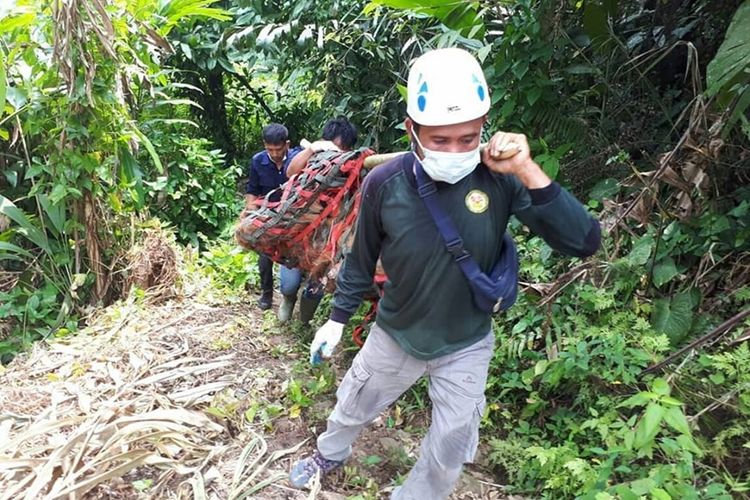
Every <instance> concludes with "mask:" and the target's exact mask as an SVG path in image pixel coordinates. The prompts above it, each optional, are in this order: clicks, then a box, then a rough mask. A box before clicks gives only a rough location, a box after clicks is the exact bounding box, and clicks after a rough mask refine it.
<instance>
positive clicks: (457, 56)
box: [406, 48, 490, 126]
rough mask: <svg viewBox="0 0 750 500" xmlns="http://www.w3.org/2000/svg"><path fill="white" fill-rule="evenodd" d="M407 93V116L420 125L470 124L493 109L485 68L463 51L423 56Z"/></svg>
mask: <svg viewBox="0 0 750 500" xmlns="http://www.w3.org/2000/svg"><path fill="white" fill-rule="evenodd" d="M406 90H407V97H406V113H407V114H408V115H409V117H411V119H412V120H414V121H415V122H416V123H418V124H420V125H428V126H430V125H453V124H456V123H463V122H468V121H470V120H474V119H476V118H479V117H480V116H484V115H485V114H487V112H488V111H489V109H490V95H489V92H488V91H487V81H486V80H485V79H484V72H483V71H482V67H481V66H479V63H478V62H477V60H476V59H475V58H474V56H472V55H471V54H469V53H468V52H466V51H465V50H463V49H457V48H450V49H437V50H431V51H430V52H427V53H425V54H422V55H421V56H419V57H418V58H417V60H416V61H414V64H413V65H412V67H411V70H410V71H409V81H408V83H407V87H406Z"/></svg>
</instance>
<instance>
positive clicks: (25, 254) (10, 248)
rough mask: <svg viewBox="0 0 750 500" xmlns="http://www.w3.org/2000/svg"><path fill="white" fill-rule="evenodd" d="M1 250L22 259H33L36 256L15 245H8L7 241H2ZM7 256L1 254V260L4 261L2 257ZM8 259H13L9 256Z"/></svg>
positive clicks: (0, 243) (0, 242)
mask: <svg viewBox="0 0 750 500" xmlns="http://www.w3.org/2000/svg"><path fill="white" fill-rule="evenodd" d="M0 250H3V251H6V252H11V253H12V254H15V255H17V256H20V257H27V258H33V257H34V255H33V254H31V253H30V252H28V251H26V250H24V249H23V248H21V247H19V246H18V245H14V244H13V243H7V242H5V241H0ZM3 255H7V254H0V260H2V258H3V257H2V256H3ZM8 258H11V257H10V256H8ZM13 260H18V259H13Z"/></svg>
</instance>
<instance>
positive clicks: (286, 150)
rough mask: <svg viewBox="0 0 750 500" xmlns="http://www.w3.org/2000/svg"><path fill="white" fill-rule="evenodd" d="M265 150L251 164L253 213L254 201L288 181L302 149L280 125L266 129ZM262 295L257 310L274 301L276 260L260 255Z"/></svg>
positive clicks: (278, 195)
mask: <svg viewBox="0 0 750 500" xmlns="http://www.w3.org/2000/svg"><path fill="white" fill-rule="evenodd" d="M262 136H263V147H264V149H263V151H260V152H258V153H256V154H255V155H254V156H253V160H252V162H251V163H250V172H249V174H248V180H247V192H246V194H245V210H246V211H248V212H250V211H252V210H255V209H256V208H257V205H256V204H255V201H256V200H257V199H258V198H259V197H261V196H266V195H267V194H268V193H269V192H270V191H273V190H274V189H276V188H277V187H279V186H281V185H282V184H284V183H285V182H286V180H287V175H286V169H287V167H288V166H289V162H290V161H292V158H294V155H296V154H297V153H299V152H300V151H301V150H302V149H301V148H299V147H296V148H290V147H289V131H288V130H287V129H286V127H285V126H284V125H281V124H280V123H271V124H270V125H267V126H266V127H264V128H263V133H262ZM280 198H281V192H276V193H272V194H271V196H270V197H269V198H268V199H269V201H278V200H279V199H280ZM258 271H259V272H260V285H261V290H262V293H261V296H260V299H259V300H258V307H260V309H262V310H264V311H265V310H266V309H270V308H271V305H272V299H273V261H272V260H271V259H270V258H269V257H268V256H267V255H264V254H260V255H258Z"/></svg>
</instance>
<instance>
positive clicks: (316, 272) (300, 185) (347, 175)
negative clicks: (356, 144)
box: [235, 149, 373, 290]
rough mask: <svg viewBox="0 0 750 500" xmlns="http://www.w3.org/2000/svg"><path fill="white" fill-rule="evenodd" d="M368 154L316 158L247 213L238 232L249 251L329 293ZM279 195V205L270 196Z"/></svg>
mask: <svg viewBox="0 0 750 500" xmlns="http://www.w3.org/2000/svg"><path fill="white" fill-rule="evenodd" d="M372 154H373V152H372V151H371V150H369V149H358V150H355V151H350V152H346V153H342V152H333V151H326V152H321V153H317V154H315V155H314V156H313V157H312V158H310V160H309V161H308V163H307V165H306V166H305V168H304V169H303V170H302V171H301V172H299V173H298V174H296V175H295V176H293V177H292V178H290V179H289V181H287V182H286V183H285V184H284V185H282V186H281V187H279V188H278V189H277V190H274V191H272V192H271V193H269V194H268V195H266V196H265V197H263V198H259V199H258V200H257V201H256V203H257V206H258V208H257V209H256V210H252V211H249V212H248V211H245V212H244V213H243V217H242V220H241V222H240V224H239V226H238V228H237V230H236V232H235V237H236V239H237V242H238V243H239V244H240V245H241V246H242V247H244V248H246V249H251V250H255V251H257V252H260V253H264V254H266V255H268V256H269V257H270V258H271V259H272V260H274V261H275V262H278V263H281V264H284V265H285V266H287V267H296V268H300V269H302V270H303V271H305V272H307V273H308V275H309V276H310V278H312V279H315V280H320V281H324V282H326V285H327V286H326V288H328V289H329V290H330V289H331V287H332V286H333V284H334V283H335V274H336V272H337V270H338V267H339V265H340V263H341V260H342V257H343V253H344V251H345V250H347V249H348V247H349V246H350V240H351V236H352V234H353V230H354V223H355V221H356V218H357V213H358V212H359V202H360V187H361V185H362V180H363V178H364V176H365V173H366V171H365V170H364V169H363V164H364V160H365V158H367V157H368V156H370V155H372ZM279 192H280V194H281V198H280V199H279V201H269V198H274V197H275V196H274V195H273V194H272V193H277V194H278V193H279ZM331 278H333V279H331Z"/></svg>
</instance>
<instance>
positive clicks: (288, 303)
mask: <svg viewBox="0 0 750 500" xmlns="http://www.w3.org/2000/svg"><path fill="white" fill-rule="evenodd" d="M296 302H297V295H296V294H295V295H283V296H282V298H281V305H280V306H279V312H278V314H277V317H278V318H279V323H282V324H283V323H286V322H287V321H289V320H290V319H292V311H294V304H295V303H296Z"/></svg>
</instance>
